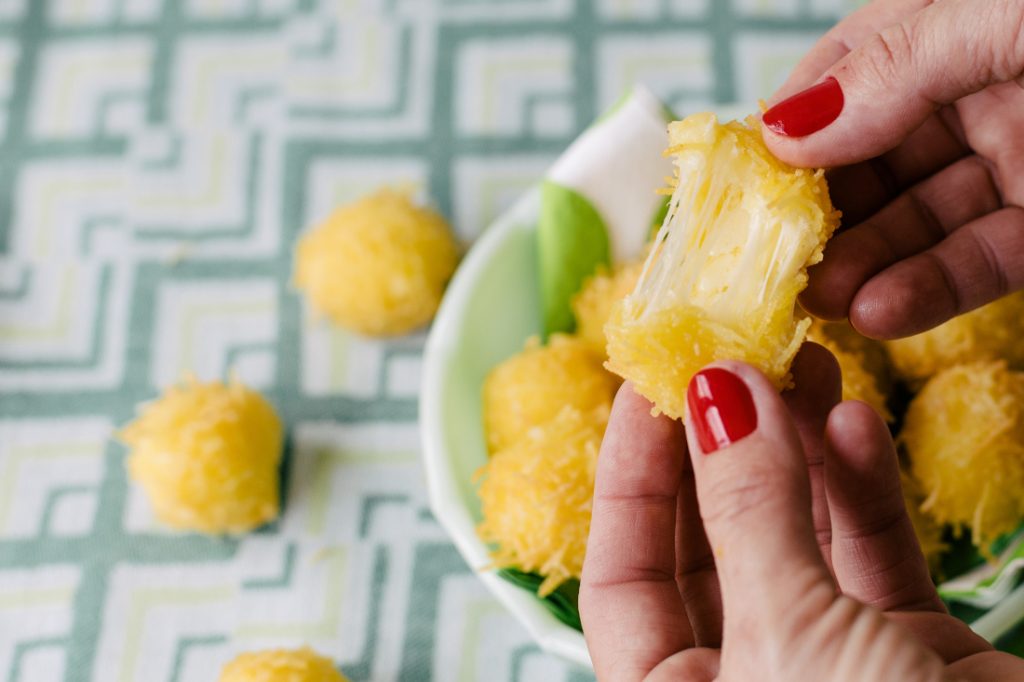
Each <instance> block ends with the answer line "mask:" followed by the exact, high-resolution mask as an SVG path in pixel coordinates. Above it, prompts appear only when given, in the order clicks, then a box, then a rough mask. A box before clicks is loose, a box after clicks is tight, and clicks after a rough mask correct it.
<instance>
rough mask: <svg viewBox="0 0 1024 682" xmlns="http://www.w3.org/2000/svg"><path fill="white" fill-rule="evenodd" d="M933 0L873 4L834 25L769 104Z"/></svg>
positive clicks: (805, 84)
mask: <svg viewBox="0 0 1024 682" xmlns="http://www.w3.org/2000/svg"><path fill="white" fill-rule="evenodd" d="M932 1H934V0H890V1H889V2H873V3H870V4H868V5H866V6H865V7H862V8H860V9H858V10H857V11H855V12H853V13H851V14H850V15H849V16H847V17H846V18H844V19H843V20H842V21H840V22H839V23H838V24H836V25H835V26H833V27H832V28H831V29H829V31H828V32H827V33H825V35H823V36H822V37H821V39H820V40H818V42H817V43H816V44H815V45H814V47H812V48H811V49H810V51H808V53H807V54H806V55H805V56H804V58H803V59H801V60H800V63H799V64H797V65H796V67H795V68H794V69H793V72H792V73H791V74H790V75H789V78H787V79H786V82H785V83H784V84H783V85H782V87H781V88H779V89H778V91H777V92H776V93H775V94H774V95H772V97H771V99H770V100H769V101H768V102H769V104H775V103H777V102H780V101H782V100H783V99H785V98H786V97H789V96H790V95H794V94H796V93H797V92H800V91H801V90H804V89H806V88H808V87H810V86H811V85H814V84H815V83H816V82H818V80H820V78H821V75H822V74H823V73H825V71H826V70H827V69H828V68H829V67H830V66H832V65H833V64H835V63H836V62H837V61H839V60H840V59H842V58H843V57H845V56H846V55H847V54H849V53H850V51H851V50H853V49H854V48H856V47H858V46H859V45H860V44H861V43H863V42H864V41H865V40H867V39H868V38H869V37H871V36H872V35H874V34H876V33H878V32H879V31H881V30H882V29H884V28H886V27H888V26H892V25H893V24H895V23H897V22H898V21H901V20H902V19H905V18H907V17H909V16H910V15H912V14H914V13H915V12H917V11H919V10H921V9H923V8H924V7H925V6H926V5H928V4H929V2H932Z"/></svg>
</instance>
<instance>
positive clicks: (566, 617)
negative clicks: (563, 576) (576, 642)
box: [498, 568, 583, 632]
mask: <svg viewBox="0 0 1024 682" xmlns="http://www.w3.org/2000/svg"><path fill="white" fill-rule="evenodd" d="M498 575H499V576H501V577H502V578H504V579H505V580H507V581H509V582H510V583H512V584H513V585H516V586H517V587H521V588H523V589H524V590H529V591H530V592H532V593H533V594H534V595H536V594H537V589H538V588H540V584H541V583H542V582H544V576H540V575H537V574H536V573H524V572H522V571H519V570H516V569H514V568H503V569H501V570H500V571H498ZM579 595H580V582H579V581H578V580H568V581H566V582H564V583H562V584H561V585H559V586H558V589H556V590H555V591H554V592H552V593H551V594H549V595H548V596H546V597H537V599H539V600H540V602H541V603H542V604H543V605H544V607H545V608H547V610H548V611H550V612H551V614H552V615H554V617H555V618H557V619H558V620H559V621H561V622H562V623H565V624H566V625H568V626H569V627H571V628H573V629H574V630H578V631H579V632H583V625H582V624H581V622H580V609H579Z"/></svg>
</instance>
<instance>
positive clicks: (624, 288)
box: [572, 262, 643, 358]
mask: <svg viewBox="0 0 1024 682" xmlns="http://www.w3.org/2000/svg"><path fill="white" fill-rule="evenodd" d="M642 269H643V263H642V262H636V263H630V264H628V265H624V266H622V267H619V268H618V269H616V270H615V272H613V273H611V274H609V273H608V272H599V273H597V274H596V275H594V276H593V277H591V278H590V279H588V280H587V281H586V282H584V283H583V288H582V289H581V290H580V291H579V293H577V294H576V295H575V296H574V297H573V299H572V312H573V315H575V316H576V334H577V335H578V336H579V337H580V338H581V339H583V340H584V341H586V342H587V343H589V344H590V346H591V348H593V349H594V352H595V353H597V354H598V355H600V356H601V357H602V358H603V357H605V356H606V355H607V352H606V350H605V349H606V347H607V340H606V339H605V335H604V325H605V323H607V322H608V318H609V317H610V316H611V314H612V308H613V307H614V306H615V304H616V303H618V302H619V301H621V300H622V299H624V298H625V297H626V295H627V294H629V292H631V291H633V289H634V288H635V287H636V282H637V280H638V279H639V278H640V271H641V270H642Z"/></svg>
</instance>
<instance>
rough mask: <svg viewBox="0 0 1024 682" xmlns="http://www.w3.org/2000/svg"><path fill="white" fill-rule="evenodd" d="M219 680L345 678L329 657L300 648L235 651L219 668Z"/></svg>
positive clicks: (327, 681)
mask: <svg viewBox="0 0 1024 682" xmlns="http://www.w3.org/2000/svg"><path fill="white" fill-rule="evenodd" d="M219 682H348V678H347V677H345V676H344V675H342V674H341V673H340V672H338V670H337V669H336V668H335V667H334V663H333V662H331V660H330V659H329V658H325V657H323V656H321V655H319V654H318V653H316V652H315V651H313V650H312V649H310V648H309V647H302V648H301V649H269V650H266V651H250V652H247V653H244V654H239V655H238V657H237V658H235V659H234V660H233V661H231V662H230V663H228V664H227V665H226V666H224V668H223V670H221V673H220V680H219Z"/></svg>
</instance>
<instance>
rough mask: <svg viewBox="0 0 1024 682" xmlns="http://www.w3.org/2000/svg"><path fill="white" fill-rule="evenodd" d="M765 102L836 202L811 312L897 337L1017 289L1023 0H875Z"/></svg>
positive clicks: (788, 144)
mask: <svg viewBox="0 0 1024 682" xmlns="http://www.w3.org/2000/svg"><path fill="white" fill-rule="evenodd" d="M808 88H810V89H808ZM794 93H796V94H794ZM784 98H786V99H785V100H784ZM772 103H774V106H773V107H772V108H771V109H769V110H768V111H767V112H765V114H764V117H763V120H764V123H765V126H764V128H765V130H764V137H765V142H766V143H767V145H768V147H769V148H770V149H771V150H772V152H773V153H775V155H776V156H778V157H779V158H781V159H783V160H784V161H787V162H789V163H792V164H794V165H797V166H806V167H827V168H833V170H832V171H831V172H830V173H829V184H830V187H831V191H832V197H833V200H834V202H835V204H836V206H837V207H838V208H840V209H841V210H842V211H843V213H844V217H843V225H844V229H843V231H842V232H840V233H839V234H837V235H836V236H835V237H834V238H833V239H832V241H831V242H830V243H829V245H828V248H827V249H826V251H825V259H824V261H823V262H822V263H821V264H820V265H818V266H817V267H815V268H813V269H812V270H811V279H810V286H809V287H808V289H807V290H806V291H805V292H804V295H803V297H802V299H801V302H802V304H803V305H804V307H805V308H806V309H807V310H808V311H809V312H811V313H813V314H815V315H817V316H819V317H825V318H828V319H841V318H845V317H849V318H850V321H851V322H852V323H853V325H854V326H855V327H856V328H857V329H858V330H860V331H861V332H862V333H864V334H866V335H868V336H873V337H876V338H895V337H899V336H907V335H909V334H914V333H917V332H921V331H924V330H926V329H929V328H931V327H934V326H936V325H938V324H940V323H942V322H944V321H946V320H948V319H949V318H951V317H953V316H954V315H958V314H960V313H964V312H967V311H969V310H971V309H973V308H977V307H979V306H981V305H984V304H985V303H988V302H990V301H992V300H994V299H996V298H998V297H1000V296H1002V295H1004V294H1007V293H1009V292H1012V291H1016V290H1018V289H1021V288H1024V208H1022V206H1024V0H941V2H936V1H935V0H876V1H875V2H873V3H871V4H869V5H867V6H866V7H864V8H862V9H861V10H859V11H857V12H855V13H853V14H851V15H850V16H849V17H847V18H846V19H845V20H843V21H841V22H840V23H839V24H837V25H836V26H835V27H834V28H833V29H832V30H830V31H829V32H828V33H827V34H826V35H825V36H824V37H823V38H822V39H821V40H820V41H818V43H817V45H815V47H814V48H813V49H812V50H811V51H810V53H809V54H808V55H807V56H806V57H805V58H804V59H803V61H802V62H800V64H799V65H798V66H797V68H796V69H795V71H794V73H793V74H792V76H791V77H790V79H789V80H788V81H787V83H786V84H785V85H784V86H783V87H782V89H781V90H780V91H779V92H778V93H777V94H776V96H775V97H774V98H773V100H772Z"/></svg>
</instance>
